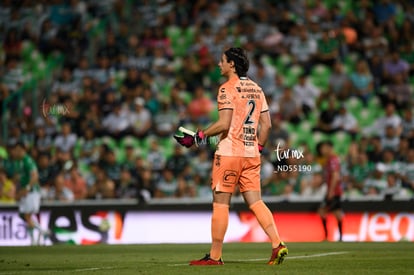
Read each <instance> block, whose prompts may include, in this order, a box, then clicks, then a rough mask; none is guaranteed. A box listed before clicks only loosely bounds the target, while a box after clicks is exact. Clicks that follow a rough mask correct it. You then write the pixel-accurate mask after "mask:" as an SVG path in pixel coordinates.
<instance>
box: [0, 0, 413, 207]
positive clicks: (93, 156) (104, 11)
mask: <svg viewBox="0 0 414 275" xmlns="http://www.w3.org/2000/svg"><path fill="white" fill-rule="evenodd" d="M0 14H1V16H0V28H1V32H0V35H1V38H0V39H1V41H2V47H1V49H0V53H1V54H0V56H1V62H2V64H3V66H2V67H1V72H0V73H1V75H0V77H1V84H0V102H1V106H3V110H2V113H1V116H2V119H3V120H2V121H3V123H5V122H6V123H7V127H5V128H7V130H8V134H7V137H6V138H3V140H2V143H0V145H1V146H2V147H1V150H0V153H1V154H0V156H1V158H3V159H4V161H7V158H9V159H10V158H13V152H12V150H9V151H7V149H8V148H10V145H13V144H14V143H16V142H18V141H21V142H24V143H25V144H26V145H27V148H28V153H29V154H30V155H31V156H32V157H33V158H34V159H35V160H36V162H37V164H38V168H39V175H40V183H41V186H42V190H43V191H42V192H43V197H44V199H45V200H65V201H71V200H79V199H104V198H135V197H138V198H144V199H150V198H152V197H155V198H164V197H209V196H211V195H210V190H209V184H210V169H211V160H212V154H213V152H214V148H213V147H204V148H193V149H191V150H187V149H182V148H180V147H178V146H176V145H175V144H174V141H173V139H172V138H171V136H172V134H173V133H174V132H175V131H176V129H177V127H178V125H186V126H188V127H190V128H192V129H196V128H198V127H203V126H205V125H207V124H209V123H210V122H211V121H212V120H214V119H216V118H217V111H216V106H215V97H216V92H217V89H218V87H219V85H220V83H221V81H222V79H221V76H220V73H219V71H218V68H217V63H218V60H219V57H220V55H221V52H222V51H223V49H225V48H226V47H229V46H241V47H244V48H246V49H247V50H248V51H249V54H250V57H251V64H250V70H249V76H250V77H251V78H252V79H254V80H255V81H257V82H258V83H259V84H260V85H261V86H262V87H263V89H264V91H265V93H266V96H267V99H268V103H269V106H270V109H271V116H272V121H273V129H272V133H271V136H270V138H269V141H268V144H267V146H266V150H265V152H264V154H263V156H262V161H263V162H262V163H263V166H262V182H263V183H262V184H263V194H264V195H268V196H284V197H286V198H300V197H303V198H321V197H323V194H324V192H325V191H326V190H325V188H326V187H325V186H324V184H323V169H322V168H321V163H320V160H319V157H318V154H317V152H316V144H317V143H318V142H319V141H321V140H324V139H330V140H332V141H333V142H334V144H335V149H336V151H337V153H338V154H339V155H340V156H341V158H342V160H343V165H342V166H343V167H342V169H343V173H342V175H343V186H344V190H345V196H347V197H356V198H359V197H361V198H369V197H370V196H382V197H383V198H389V197H392V196H399V197H412V196H413V190H414V117H413V105H412V104H413V87H414V75H413V72H414V5H413V1H388V0H378V1H369V0H361V1H344V0H338V1H336V0H324V1H322V0H292V1H276V0H275V1H270V0H269V1H265V0H252V1H239V0H223V1H216V0H210V1H207V0H200V1H189V0H177V1H165V0H158V1H155V0H142V1H133V0H129V1H120V0H99V1H97V0H90V1H82V0H70V1H69V0H68V1H62V0H53V1H31V0H21V1H11V0H4V1H2V3H1V5H0ZM34 79H35V80H36V81H33V80H34ZM14 95H19V96H14ZM31 95H32V96H31ZM33 95H34V96H33ZM33 102H36V104H33ZM39 106H41V107H39ZM36 108H38V109H36ZM19 110H21V111H19ZM3 126H4V125H3ZM3 129H4V128H3ZM3 134H4V133H3ZM3 137H4V135H3ZM276 148H279V149H280V150H284V149H286V148H294V149H295V150H300V151H302V152H303V157H301V158H289V159H278V158H277V155H276V154H275V152H274V150H275V149H276ZM7 153H8V154H7ZM301 167H302V169H301ZM303 167H305V168H306V167H308V168H310V169H303ZM275 170H276V171H277V172H276V173H275V172H274V171H275ZM284 170H285V171H284ZM290 170H293V171H290ZM295 170H297V171H295ZM11 184H13V179H8V178H7V171H4V170H1V169H0V186H1V187H2V188H1V189H2V190H1V192H0V200H2V201H7V200H12V199H10V198H8V197H10V196H11V194H12V191H13V188H12V187H11V186H10V185H11ZM7 186H8V187H7Z"/></svg>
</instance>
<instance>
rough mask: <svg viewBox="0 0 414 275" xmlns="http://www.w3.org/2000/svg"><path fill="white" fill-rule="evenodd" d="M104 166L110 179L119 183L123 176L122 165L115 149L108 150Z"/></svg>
mask: <svg viewBox="0 0 414 275" xmlns="http://www.w3.org/2000/svg"><path fill="white" fill-rule="evenodd" d="M102 168H103V169H104V170H105V172H106V174H107V176H108V178H109V179H111V180H112V181H113V182H114V183H115V184H118V182H119V180H120V178H121V170H122V165H121V164H120V163H119V162H118V161H117V159H116V154H115V151H114V150H111V149H110V150H108V151H107V152H106V153H105V155H104V161H103V163H102Z"/></svg>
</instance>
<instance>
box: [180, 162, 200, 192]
mask: <svg viewBox="0 0 414 275" xmlns="http://www.w3.org/2000/svg"><path fill="white" fill-rule="evenodd" d="M194 175H195V174H194V172H193V169H192V168H191V166H190V165H189V166H187V167H186V168H185V170H184V172H183V174H182V176H181V177H180V178H179V179H178V181H177V183H178V185H177V192H176V196H177V198H194V197H196V196H197V186H196V182H195V181H194V178H195V177H194Z"/></svg>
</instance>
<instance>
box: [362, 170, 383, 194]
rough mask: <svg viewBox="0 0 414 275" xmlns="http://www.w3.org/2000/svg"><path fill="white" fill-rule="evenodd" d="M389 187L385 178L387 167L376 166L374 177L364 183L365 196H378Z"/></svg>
mask: <svg viewBox="0 0 414 275" xmlns="http://www.w3.org/2000/svg"><path fill="white" fill-rule="evenodd" d="M386 187H387V180H386V178H385V167H384V164H382V163H377V164H376V165H375V170H374V171H373V173H372V175H371V176H370V177H368V178H366V179H365V181H364V188H363V190H364V194H365V195H367V196H378V195H380V194H381V192H382V191H383V190H384V189H385V188H386Z"/></svg>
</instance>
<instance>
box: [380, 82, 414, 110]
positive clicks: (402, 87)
mask: <svg viewBox="0 0 414 275" xmlns="http://www.w3.org/2000/svg"><path fill="white" fill-rule="evenodd" d="M412 98H413V91H412V89H411V87H410V85H408V84H407V83H405V82H404V78H403V75H402V74H396V75H394V77H393V80H392V83H390V85H388V86H387V88H386V92H385V94H384V95H382V101H383V104H384V105H386V104H388V103H393V104H395V107H396V108H397V109H399V110H400V109H406V108H409V107H410V106H411V104H412V102H413V100H412Z"/></svg>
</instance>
